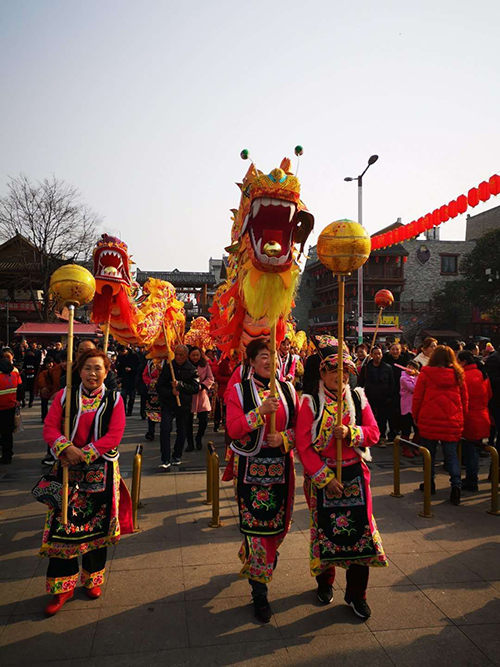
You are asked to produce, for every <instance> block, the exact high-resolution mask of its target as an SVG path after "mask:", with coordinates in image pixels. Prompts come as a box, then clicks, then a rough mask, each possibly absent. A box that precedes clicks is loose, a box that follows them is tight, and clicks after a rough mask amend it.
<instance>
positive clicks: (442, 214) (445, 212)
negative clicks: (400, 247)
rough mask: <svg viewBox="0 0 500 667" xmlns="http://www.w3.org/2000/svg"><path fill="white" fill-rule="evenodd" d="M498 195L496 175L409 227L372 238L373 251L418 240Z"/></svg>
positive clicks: (499, 190)
mask: <svg viewBox="0 0 500 667" xmlns="http://www.w3.org/2000/svg"><path fill="white" fill-rule="evenodd" d="M498 194H500V176H498V174H494V175H493V176H491V178H490V179H489V180H488V181H482V182H481V183H480V184H479V185H478V186H477V188H471V189H470V190H469V191H468V193H467V195H460V196H459V197H457V198H456V199H452V200H451V201H450V202H448V204H444V205H443V206H441V207H439V208H436V209H434V211H433V212H432V213H427V214H426V215H424V216H422V217H421V218H418V220H413V221H412V222H410V223H408V224H407V225H402V226H401V227H398V228H397V229H394V230H392V231H390V232H385V233H384V234H378V235H377V236H374V237H373V238H372V250H378V249H379V248H388V247H389V246H392V245H395V244H396V243H403V242H404V241H409V240H410V239H413V238H416V237H417V236H420V234H423V232H426V231H428V230H430V229H432V228H433V227H438V226H439V225H440V224H442V223H443V222H447V221H448V220H449V219H450V218H456V217H457V215H461V214H463V213H465V212H466V211H467V209H468V208H469V206H471V207H472V208H474V207H475V206H477V205H478V204H479V203H480V202H486V201H488V199H489V198H490V197H491V196H493V197H496V196H497V195H498Z"/></svg>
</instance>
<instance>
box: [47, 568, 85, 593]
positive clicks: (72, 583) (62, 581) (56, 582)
mask: <svg viewBox="0 0 500 667" xmlns="http://www.w3.org/2000/svg"><path fill="white" fill-rule="evenodd" d="M77 581H78V572H77V573H76V574H71V575H70V576H69V577H47V580H46V583H45V587H46V589H47V593H51V594H52V595H57V594H59V593H67V592H68V591H72V590H73V589H74V588H76V583H77Z"/></svg>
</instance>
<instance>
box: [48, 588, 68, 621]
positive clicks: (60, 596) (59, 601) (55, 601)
mask: <svg viewBox="0 0 500 667" xmlns="http://www.w3.org/2000/svg"><path fill="white" fill-rule="evenodd" d="M74 593H75V591H74V589H73V590H71V591H68V592H67V593H56V594H55V595H54V597H53V598H52V600H51V601H50V602H49V604H48V605H47V606H46V607H45V613H46V614H47V616H54V614H57V612H58V611H59V610H60V609H62V608H63V606H64V604H65V603H66V602H67V601H68V600H71V598H72V597H73V595H74Z"/></svg>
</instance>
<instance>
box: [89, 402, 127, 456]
mask: <svg viewBox="0 0 500 667" xmlns="http://www.w3.org/2000/svg"><path fill="white" fill-rule="evenodd" d="M125 424H126V419H125V406H124V404H123V399H122V397H121V395H120V394H118V401H117V403H116V405H115V407H114V409H113V414H112V415H111V419H110V422H109V428H108V432H107V433H106V435H103V436H102V438H99V439H98V440H94V438H92V441H91V442H92V446H93V448H94V449H95V450H96V451H97V452H98V454H99V456H102V454H106V452H109V450H110V449H114V448H115V447H118V445H119V444H120V442H121V440H122V437H123V432H124V431H125Z"/></svg>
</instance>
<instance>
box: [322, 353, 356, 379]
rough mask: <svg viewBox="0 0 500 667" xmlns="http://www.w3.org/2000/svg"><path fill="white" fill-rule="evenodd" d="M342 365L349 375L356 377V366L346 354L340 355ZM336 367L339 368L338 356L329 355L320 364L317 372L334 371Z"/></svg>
mask: <svg viewBox="0 0 500 667" xmlns="http://www.w3.org/2000/svg"><path fill="white" fill-rule="evenodd" d="M342 365H343V367H344V368H345V369H346V370H348V371H349V373H353V374H354V375H357V371H356V366H355V364H354V361H353V360H352V359H351V357H350V356H349V355H348V354H345V353H344V354H343V355H342ZM338 366H339V355H338V354H329V355H328V356H327V357H325V358H324V359H323V361H322V362H321V363H320V365H319V370H320V371H336V370H337V368H338Z"/></svg>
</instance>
